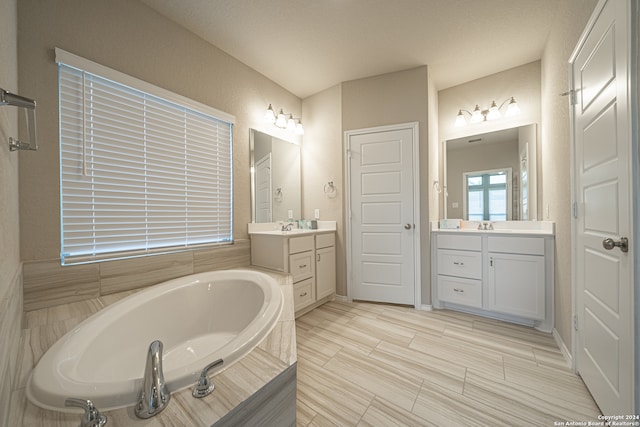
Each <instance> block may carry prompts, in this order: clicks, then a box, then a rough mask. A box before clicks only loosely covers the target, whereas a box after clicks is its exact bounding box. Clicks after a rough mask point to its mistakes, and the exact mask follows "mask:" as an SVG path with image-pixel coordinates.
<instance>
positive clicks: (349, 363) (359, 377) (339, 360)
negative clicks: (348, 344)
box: [324, 350, 422, 410]
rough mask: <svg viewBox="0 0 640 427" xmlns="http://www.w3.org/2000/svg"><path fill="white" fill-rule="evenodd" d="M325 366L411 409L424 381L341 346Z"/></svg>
mask: <svg viewBox="0 0 640 427" xmlns="http://www.w3.org/2000/svg"><path fill="white" fill-rule="evenodd" d="M324 368H325V369H326V370H327V371H329V372H333V373H334V374H336V375H337V376H339V377H341V378H344V379H345V380H347V381H350V382H352V383H353V384H357V385H358V386H360V387H362V388H363V389H365V390H369V391H371V392H372V393H374V394H375V395H376V396H380V397H381V398H383V399H385V400H387V401H389V402H391V403H393V404H395V405H397V406H399V407H401V408H403V409H405V410H411V407H412V406H413V403H414V402H415V400H416V397H417V395H418V391H420V386H421V384H422V381H421V380H420V379H418V378H416V377H415V376H413V375H410V374H407V373H406V372H404V371H402V370H400V369H398V368H396V367H394V366H390V365H386V364H384V363H381V362H380V361H379V360H376V359H372V358H370V357H362V356H361V355H360V354H356V353H353V352H350V351H348V350H341V351H340V352H339V353H338V354H336V356H335V357H333V358H331V360H329V362H327V364H326V365H325V366H324Z"/></svg>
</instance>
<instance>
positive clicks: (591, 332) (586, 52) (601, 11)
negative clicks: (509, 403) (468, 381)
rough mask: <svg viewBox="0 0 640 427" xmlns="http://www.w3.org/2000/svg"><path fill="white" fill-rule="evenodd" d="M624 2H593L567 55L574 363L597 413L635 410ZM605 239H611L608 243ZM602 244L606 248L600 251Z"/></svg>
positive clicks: (612, 0)
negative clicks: (571, 94)
mask: <svg viewBox="0 0 640 427" xmlns="http://www.w3.org/2000/svg"><path fill="white" fill-rule="evenodd" d="M628 8H629V3H628V1H623V0H615V1H614V0H610V1H602V2H600V3H599V5H598V7H597V8H596V11H595V12H594V14H595V15H594V17H597V18H595V20H593V19H592V21H590V23H591V25H590V26H588V28H587V29H586V30H585V33H584V35H583V38H582V39H581V42H580V43H579V44H578V47H577V48H576V51H575V53H574V55H573V56H572V61H571V62H572V71H571V72H572V80H573V85H574V90H575V93H576V103H575V105H574V109H573V133H574V144H575V146H574V149H575V151H574V153H575V185H576V189H575V197H576V201H577V204H578V207H579V208H580V209H579V214H578V217H577V219H576V220H575V227H576V241H575V243H574V244H575V256H576V263H575V275H576V277H575V280H576V295H575V297H576V315H577V327H578V329H577V332H576V346H577V348H576V367H577V370H578V372H579V374H580V376H581V377H582V378H583V380H584V382H585V384H586V385H587V387H588V388H589V390H590V391H591V394H592V395H593V397H594V399H595V400H596V402H597V403H598V406H599V407H600V409H601V410H602V411H603V413H605V414H608V415H623V414H633V413H634V412H635V411H634V397H633V381H634V379H633V378H634V376H633V373H634V369H633V366H634V359H633V351H634V350H633V292H632V283H633V271H632V269H633V262H632V260H633V257H632V254H631V252H632V249H631V245H629V251H628V252H625V251H624V250H623V248H621V247H616V246H613V247H611V245H609V244H608V243H610V242H623V241H624V239H625V238H628V237H631V235H632V228H631V227H632V222H631V221H632V218H631V212H632V211H631V209H632V207H631V203H630V200H631V192H630V186H631V182H630V158H631V134H630V118H629V114H630V113H629V111H630V110H629V107H628V99H627V93H628V80H627V79H628V71H627V70H628V67H629V61H628V51H629V42H628V40H629V36H628V24H627V17H628ZM607 239H611V240H607ZM605 246H606V248H605Z"/></svg>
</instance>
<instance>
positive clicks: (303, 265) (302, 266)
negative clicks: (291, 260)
mask: <svg viewBox="0 0 640 427" xmlns="http://www.w3.org/2000/svg"><path fill="white" fill-rule="evenodd" d="M298 268H307V264H302V265H301V266H299V267H298Z"/></svg>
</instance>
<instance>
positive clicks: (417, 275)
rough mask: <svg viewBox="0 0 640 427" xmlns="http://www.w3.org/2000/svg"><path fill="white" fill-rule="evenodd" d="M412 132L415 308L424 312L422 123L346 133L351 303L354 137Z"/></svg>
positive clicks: (347, 226) (347, 248) (345, 151)
mask: <svg viewBox="0 0 640 427" xmlns="http://www.w3.org/2000/svg"><path fill="white" fill-rule="evenodd" d="M404 129H410V130H411V131H412V138H413V141H412V143H413V144H412V145H413V147H412V153H413V164H412V169H413V170H412V172H413V202H414V203H413V220H414V223H415V224H414V229H413V230H414V232H413V257H414V262H413V266H414V271H413V274H414V281H413V287H414V301H413V303H414V307H415V308H416V309H420V307H421V306H422V276H421V266H420V234H421V231H420V150H419V146H420V140H419V123H418V122H409V123H402V124H397V125H387V126H376V127H370V128H362V129H353V130H347V131H345V132H344V170H345V182H346V185H345V206H346V208H347V209H346V212H345V224H346V227H345V233H346V241H347V247H346V255H347V300H348V301H352V299H351V286H352V274H353V270H352V266H351V248H352V242H351V162H350V161H349V160H350V150H351V137H353V136H356V135H365V134H370V133H380V132H388V131H395V130H404Z"/></svg>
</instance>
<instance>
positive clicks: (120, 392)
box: [26, 270, 282, 412]
mask: <svg viewBox="0 0 640 427" xmlns="http://www.w3.org/2000/svg"><path fill="white" fill-rule="evenodd" d="M281 310H282V293H281V292H280V286H279V284H278V283H277V282H276V281H275V280H274V279H273V278H271V277H270V276H267V275H266V274H263V273H260V272H257V271H251V270H226V271H215V272H209V273H201V274H194V275H190V276H185V277H181V278H178V279H174V280H170V281H168V282H164V283H161V284H159V285H156V286H153V287H150V288H148V289H145V290H143V291H140V292H138V293H136V294H133V295H131V296H129V297H127V298H124V299H122V300H121V301H119V302H117V303H115V304H113V305H111V306H109V307H107V308H105V309H103V310H101V311H99V312H98V313H96V314H94V315H93V316H91V317H90V318H88V319H87V320H85V321H84V322H82V323H81V324H80V325H78V326H77V327H76V328H74V329H73V330H71V331H70V332H69V333H67V334H66V335H65V336H63V337H62V338H61V339H60V340H58V341H57V342H56V343H55V344H54V345H53V346H51V348H49V350H48V351H47V352H46V353H45V355H44V356H43V357H42V358H41V359H40V361H39V362H38V364H37V366H36V367H35V368H34V370H33V371H32V373H31V376H30V377H29V381H28V384H27V391H26V392H27V397H28V398H29V400H30V401H31V402H32V403H34V404H35V405H37V406H40V407H42V408H45V409H53V410H57V411H65V412H72V410H71V409H70V408H65V406H64V401H65V399H67V398H69V397H77V398H81V399H91V400H92V401H93V403H94V404H95V405H96V406H97V407H98V409H100V410H101V411H106V410H110V409H116V408H121V407H125V406H132V405H134V404H135V403H136V400H137V398H138V394H139V393H140V390H141V387H142V376H143V371H144V367H145V363H146V357H147V351H148V348H149V344H150V343H151V342H152V341H154V340H156V339H158V340H160V341H162V343H163V345H164V352H163V359H162V364H163V370H164V378H165V380H166V383H167V389H168V390H169V391H170V392H175V391H177V390H180V389H182V388H185V387H188V386H193V385H195V383H196V380H197V378H198V376H199V374H200V372H201V371H202V368H204V367H205V366H206V365H207V364H209V363H211V362H213V361H215V360H217V359H223V360H224V364H223V365H222V366H221V367H220V368H218V370H217V371H220V370H222V369H224V368H226V367H228V366H229V365H231V364H232V363H233V362H235V361H237V360H238V359H239V358H241V357H242V356H243V355H245V354H246V353H248V352H249V351H251V350H252V349H253V348H254V347H255V346H256V345H258V343H259V342H260V341H261V340H262V338H264V337H265V336H266V335H267V334H268V333H269V332H270V331H271V329H272V328H273V326H274V325H275V323H276V322H277V320H278V317H279V316H280V312H281ZM215 372H216V371H214V372H210V373H209V375H210V376H213V375H214V374H215Z"/></svg>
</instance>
